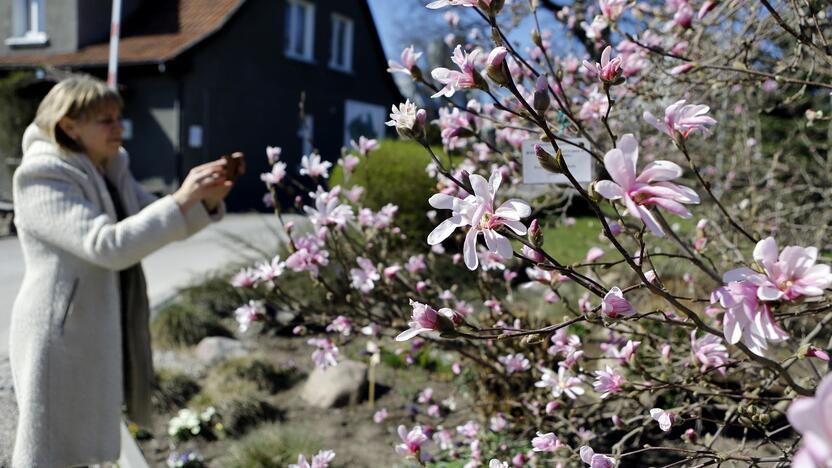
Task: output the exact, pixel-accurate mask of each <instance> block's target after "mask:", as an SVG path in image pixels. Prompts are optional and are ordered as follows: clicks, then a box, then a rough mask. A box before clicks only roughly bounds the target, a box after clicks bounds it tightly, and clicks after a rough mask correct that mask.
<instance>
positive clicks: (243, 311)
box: [234, 300, 266, 333]
mask: <svg viewBox="0 0 832 468" xmlns="http://www.w3.org/2000/svg"><path fill="white" fill-rule="evenodd" d="M265 315H266V306H265V304H264V303H263V301H255V300H251V301H248V304H246V305H244V306H240V307H238V308H237V310H235V311H234V318H235V319H236V320H237V323H238V324H240V332H241V333H245V332H246V330H248V327H250V326H251V324H252V322H254V321H256V320H258V319H259V318H262V317H264V316H265Z"/></svg>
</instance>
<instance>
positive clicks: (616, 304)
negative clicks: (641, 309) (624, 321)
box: [601, 286, 636, 318]
mask: <svg viewBox="0 0 832 468" xmlns="http://www.w3.org/2000/svg"><path fill="white" fill-rule="evenodd" d="M601 312H603V313H604V315H606V316H607V317H610V318H619V317H630V316H632V315H633V314H635V313H636V311H635V310H634V309H633V306H632V305H630V302H629V301H628V300H627V299H624V293H622V292H621V289H620V288H618V287H617V286H616V287H614V288H611V289H610V290H609V292H607V294H606V295H604V300H603V301H602V302H601Z"/></svg>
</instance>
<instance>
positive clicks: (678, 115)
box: [644, 99, 716, 138]
mask: <svg viewBox="0 0 832 468" xmlns="http://www.w3.org/2000/svg"><path fill="white" fill-rule="evenodd" d="M685 102H686V101H685V100H684V99H681V100H679V101H676V102H675V103H673V104H671V105H669V106H667V109H665V110H664V120H663V121H660V120H659V119H657V118H656V117H654V116H653V114H651V113H650V112H649V111H644V120H646V121H647V123H649V124H650V125H652V126H654V127H656V129H657V130H659V131H660V132H663V133H665V134H667V135H668V136H669V137H670V138H676V135H677V134H678V135H681V136H682V138H687V137H688V135H690V134H691V133H693V132H695V131H696V130H701V131H702V132H703V133H705V134H707V133H708V128H707V126H709V125H716V120H714V119H713V118H711V117H709V116H707V115H705V114H707V113H708V111H709V110H710V109H711V108H710V107H708V106H706V105H704V104H685ZM677 132H678V133H677Z"/></svg>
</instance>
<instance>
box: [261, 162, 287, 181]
mask: <svg viewBox="0 0 832 468" xmlns="http://www.w3.org/2000/svg"><path fill="white" fill-rule="evenodd" d="M285 177H286V163H284V162H280V161H278V162H275V163H274V165H273V166H272V170H271V172H264V173H262V174H260V180H261V181H263V182H264V183H265V184H266V185H269V186H271V185H277V184H279V183H280V182H281V181H282V180H283V178H285Z"/></svg>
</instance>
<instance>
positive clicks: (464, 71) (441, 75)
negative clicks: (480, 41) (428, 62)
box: [430, 45, 482, 98]
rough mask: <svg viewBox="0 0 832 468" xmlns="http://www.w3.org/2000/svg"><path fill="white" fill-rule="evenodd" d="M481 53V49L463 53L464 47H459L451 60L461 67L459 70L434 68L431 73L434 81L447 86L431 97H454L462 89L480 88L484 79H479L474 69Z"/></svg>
mask: <svg viewBox="0 0 832 468" xmlns="http://www.w3.org/2000/svg"><path fill="white" fill-rule="evenodd" d="M480 52H481V50H480V49H474V51H473V52H471V53H470V54H469V53H467V52H463V51H462V46H460V45H457V46H456V48H455V49H454V55H453V56H452V57H451V60H452V61H453V62H454V63H455V64H456V65H457V67H459V70H449V69H447V68H444V67H439V68H434V69H433V71H431V72H430V75H431V76H432V77H433V79H435V80H436V81H438V82H440V83H442V84H443V85H445V86H444V87H443V88H442V89H440V90H439V91H438V92H437V93H436V94H434V95H433V96H431V97H432V98H435V97H439V96H445V97H453V95H454V93H456V92H457V91H459V90H461V89H471V88H476V87H477V86H480V83H481V81H482V78H481V77H479V73H477V70H476V68H474V65H475V64H476V61H477V56H478V55H479V54H480Z"/></svg>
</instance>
